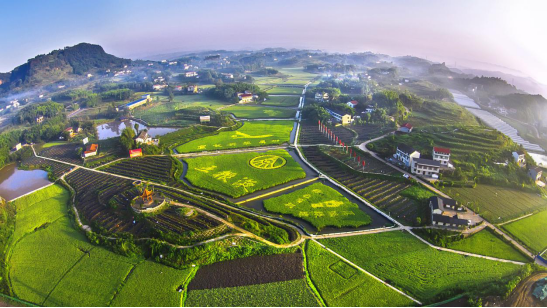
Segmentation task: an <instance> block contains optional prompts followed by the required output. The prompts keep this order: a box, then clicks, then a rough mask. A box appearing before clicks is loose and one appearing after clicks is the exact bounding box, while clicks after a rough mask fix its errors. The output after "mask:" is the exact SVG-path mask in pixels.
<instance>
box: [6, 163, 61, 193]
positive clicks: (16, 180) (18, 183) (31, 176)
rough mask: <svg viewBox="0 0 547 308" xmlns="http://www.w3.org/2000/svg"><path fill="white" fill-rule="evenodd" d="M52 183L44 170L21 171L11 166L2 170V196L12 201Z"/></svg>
mask: <svg viewBox="0 0 547 308" xmlns="http://www.w3.org/2000/svg"><path fill="white" fill-rule="evenodd" d="M50 183H51V182H50V181H49V180H48V177H47V172H46V171H44V170H19V168H17V166H16V165H15V164H10V165H7V166H5V167H4V168H2V170H0V196H2V197H3V198H5V199H6V200H12V199H14V198H17V197H19V196H22V195H24V194H27V193H29V192H31V191H33V190H35V189H38V188H41V187H44V186H46V185H48V184H50Z"/></svg>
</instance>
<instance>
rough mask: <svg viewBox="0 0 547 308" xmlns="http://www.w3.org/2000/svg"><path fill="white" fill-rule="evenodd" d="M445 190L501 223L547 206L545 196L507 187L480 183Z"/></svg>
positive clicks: (493, 220) (486, 216)
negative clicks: (471, 186)
mask: <svg viewBox="0 0 547 308" xmlns="http://www.w3.org/2000/svg"><path fill="white" fill-rule="evenodd" d="M444 191H445V192H446V193H447V194H448V195H450V196H451V197H452V198H454V199H456V200H457V201H459V202H460V203H462V204H467V205H468V206H469V207H470V208H471V209H473V210H474V211H475V212H477V213H479V214H480V215H481V216H482V217H484V218H485V219H486V220H488V221H490V222H492V223H501V222H504V221H507V220H511V219H514V218H518V217H520V216H523V215H525V214H528V213H532V212H534V211H537V210H541V209H545V208H547V200H546V199H545V198H542V197H541V196H539V195H537V194H534V193H530V192H525V191H522V190H518V189H513V188H507V187H497V186H492V185H486V184H478V185H477V186H476V187H475V188H468V187H445V188H444Z"/></svg>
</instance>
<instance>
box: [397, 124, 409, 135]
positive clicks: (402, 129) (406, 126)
mask: <svg viewBox="0 0 547 308" xmlns="http://www.w3.org/2000/svg"><path fill="white" fill-rule="evenodd" d="M397 131H399V132H401V133H407V134H410V132H412V125H411V124H410V123H405V124H403V125H401V127H399V129H398V130H397Z"/></svg>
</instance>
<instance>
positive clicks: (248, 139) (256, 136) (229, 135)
mask: <svg viewBox="0 0 547 308" xmlns="http://www.w3.org/2000/svg"><path fill="white" fill-rule="evenodd" d="M293 124H294V123H293V122H292V121H255V122H245V123H244V124H243V126H242V127H241V128H239V129H238V130H236V131H226V132H220V133H219V134H218V135H214V136H207V137H204V138H200V139H196V140H192V141H190V142H187V143H185V144H182V145H180V146H178V147H176V150H177V152H178V153H190V152H201V151H218V150H225V149H239V148H251V147H260V146H270V145H279V144H283V143H288V142H289V141H290V135H291V131H292V129H293Z"/></svg>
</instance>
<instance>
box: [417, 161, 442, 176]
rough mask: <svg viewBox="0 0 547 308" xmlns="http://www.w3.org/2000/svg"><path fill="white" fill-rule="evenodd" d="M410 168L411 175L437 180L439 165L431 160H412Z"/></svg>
mask: <svg viewBox="0 0 547 308" xmlns="http://www.w3.org/2000/svg"><path fill="white" fill-rule="evenodd" d="M411 166H412V167H411V171H410V172H412V173H413V174H418V175H425V176H429V177H432V178H438V177H439V170H440V168H441V163H440V162H438V161H434V160H431V159H425V158H413V159H412V163H411Z"/></svg>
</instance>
